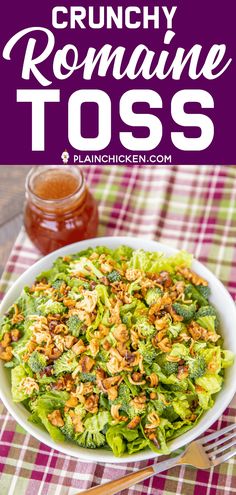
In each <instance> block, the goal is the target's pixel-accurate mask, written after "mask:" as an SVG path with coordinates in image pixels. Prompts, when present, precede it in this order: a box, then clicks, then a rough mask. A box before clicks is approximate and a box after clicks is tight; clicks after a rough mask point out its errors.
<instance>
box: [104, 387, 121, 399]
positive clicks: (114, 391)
mask: <svg viewBox="0 0 236 495" xmlns="http://www.w3.org/2000/svg"><path fill="white" fill-rule="evenodd" d="M107 395H108V399H109V400H115V399H116V398H117V396H118V391H117V387H110V388H109V389H108V390H107Z"/></svg>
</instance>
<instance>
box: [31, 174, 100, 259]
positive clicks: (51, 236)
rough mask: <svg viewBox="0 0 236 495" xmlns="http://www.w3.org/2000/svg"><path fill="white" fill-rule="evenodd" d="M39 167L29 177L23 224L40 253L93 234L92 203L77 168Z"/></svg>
mask: <svg viewBox="0 0 236 495" xmlns="http://www.w3.org/2000/svg"><path fill="white" fill-rule="evenodd" d="M43 169H44V167H41V170H42V171H41V172H40V173H38V172H37V169H36V172H35V177H34V173H33V175H31V177H29V179H28V184H27V191H28V192H27V201H26V204H25V213H24V223H25V228H26V231H27V233H28V235H29V237H30V238H31V240H32V241H33V243H34V244H35V245H36V246H37V247H38V248H39V249H40V251H41V252H42V253H43V254H47V253H50V252H51V251H54V250H55V249H58V248H60V247H62V246H65V245H67V244H71V243H73V242H76V241H80V240H83V239H89V238H91V237H95V236H96V234H97V227H98V211H97V205H96V202H95V200H94V198H93V196H92V195H91V193H90V192H89V190H88V189H87V187H86V186H85V184H84V179H83V177H82V175H81V173H80V172H79V171H67V170H64V169H62V168H60V167H57V168H52V169H51V170H50V168H48V167H45V170H43Z"/></svg>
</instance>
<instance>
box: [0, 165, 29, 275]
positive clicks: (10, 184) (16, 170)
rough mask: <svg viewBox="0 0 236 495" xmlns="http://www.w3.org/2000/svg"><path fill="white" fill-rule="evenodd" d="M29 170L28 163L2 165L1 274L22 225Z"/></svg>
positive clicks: (0, 173)
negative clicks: (26, 180)
mask: <svg viewBox="0 0 236 495" xmlns="http://www.w3.org/2000/svg"><path fill="white" fill-rule="evenodd" d="M29 170H30V166H27V165H26V166H24V165H0V275H1V274H2V271H3V268H4V265H5V263H6V261H7V258H8V256H9V253H10V251H11V248H12V245H13V243H14V240H15V238H16V236H17V234H18V232H19V230H20V227H21V225H22V219H23V215H22V213H23V203H24V195H25V185H24V184H25V177H26V175H27V173H28V171H29Z"/></svg>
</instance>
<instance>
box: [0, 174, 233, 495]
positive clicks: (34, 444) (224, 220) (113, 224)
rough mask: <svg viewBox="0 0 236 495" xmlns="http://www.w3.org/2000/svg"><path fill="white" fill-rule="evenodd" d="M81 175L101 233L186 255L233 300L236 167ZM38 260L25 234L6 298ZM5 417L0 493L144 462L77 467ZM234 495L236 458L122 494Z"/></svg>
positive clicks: (73, 487) (33, 489) (54, 493)
mask: <svg viewBox="0 0 236 495" xmlns="http://www.w3.org/2000/svg"><path fill="white" fill-rule="evenodd" d="M84 172H85V175H86V178H87V182H88V185H89V187H90V188H91V190H92V191H93V193H94V194H95V196H96V198H97V200H98V202H99V210H100V231H99V234H100V235H111V236H112V235H133V236H142V237H146V238H148V239H157V240H159V241H161V242H164V243H168V244H169V245H171V246H174V247H177V248H184V249H187V250H189V251H191V252H193V253H194V254H195V256H196V257H197V258H198V259H199V260H201V261H202V262H203V263H205V264H206V265H207V266H208V267H209V268H210V269H211V270H212V271H213V272H214V273H215V274H216V276H217V277H219V278H220V279H221V280H222V281H223V283H224V284H225V285H226V287H227V288H228V290H229V291H230V292H231V294H232V296H233V297H235V295H236V243H235V236H236V166H233V167H220V166H167V167H163V166H162V167H147V168H145V167H142V168H140V167H133V168H132V167H130V168H129V167H118V166H117V167H110V166H106V167H94V166H92V167H87V168H86V167H85V168H84ZM38 257H39V253H37V251H36V250H35V248H34V247H33V245H32V244H31V243H30V242H29V240H28V238H27V237H26V235H25V233H24V231H23V230H22V231H21V232H20V234H19V236H18V238H17V240H16V243H15V245H14V248H13V250H12V253H11V254H10V258H9V261H8V263H7V266H6V270H5V273H4V275H3V280H2V285H1V297H2V296H3V295H4V293H5V291H6V290H7V289H8V287H9V286H10V285H11V284H12V282H13V281H14V280H16V278H17V277H18V275H19V274H20V273H21V272H23V271H24V270H25V269H26V268H27V267H28V266H29V265H31V264H32V263H34V262H35V261H36V260H37V259H38ZM232 324H233V325H234V324H235V322H232ZM0 413H1V417H0V419H1V446H0V471H1V480H0V495H73V494H75V493H76V492H78V491H79V490H81V489H86V488H89V487H91V486H93V485H95V484H99V483H101V482H106V481H108V480H111V479H114V478H116V477H119V476H121V475H124V474H126V473H130V472H132V471H133V470H135V469H138V468H140V467H144V466H145V465H146V464H147V463H145V462H143V463H136V464H131V463H130V464H126V465H115V464H114V465H113V464H87V463H84V462H80V461H79V460H77V459H75V458H72V457H68V456H65V455H62V454H60V453H59V452H57V451H56V450H51V449H50V448H48V447H47V446H46V445H44V444H42V443H39V442H38V441H37V440H35V439H34V438H33V437H32V436H30V435H29V434H27V433H26V432H25V431H23V429H22V428H21V427H19V426H18V425H17V424H16V422H15V421H14V420H13V418H12V417H11V416H10V414H9V413H8V412H7V411H6V409H5V408H4V407H3V405H2V404H1V405H0ZM235 415H236V402H233V403H232V404H231V405H230V407H229V408H228V409H227V410H226V411H225V413H224V415H223V416H222V417H221V418H220V420H219V421H218V422H217V424H215V425H213V428H214V429H216V428H220V427H221V426H225V425H226V424H227V423H228V422H232V421H235ZM211 430H212V429H211ZM150 462H152V461H150ZM233 493H236V460H233V459H231V460H230V461H229V462H228V463H225V464H222V465H221V466H219V467H218V468H216V469H215V470H214V471H213V470H210V471H200V470H195V469H193V468H191V467H181V468H174V469H171V470H170V471H169V472H165V473H163V474H160V475H158V476H156V477H154V478H152V479H150V480H147V481H145V482H144V483H142V484H139V485H136V486H135V487H133V488H131V489H130V490H127V491H125V492H123V494H124V495H161V494H165V495H174V494H176V495H226V494H227V495H230V494H233Z"/></svg>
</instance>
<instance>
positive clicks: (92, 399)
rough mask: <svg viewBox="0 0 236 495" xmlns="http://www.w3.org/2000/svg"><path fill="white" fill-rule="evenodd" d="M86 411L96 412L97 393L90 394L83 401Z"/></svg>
mask: <svg viewBox="0 0 236 495" xmlns="http://www.w3.org/2000/svg"><path fill="white" fill-rule="evenodd" d="M84 407H85V409H86V411H88V412H91V413H93V414H96V413H97V412H98V395H95V394H92V395H90V396H89V397H88V398H87V399H86V400H85V402H84Z"/></svg>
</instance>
